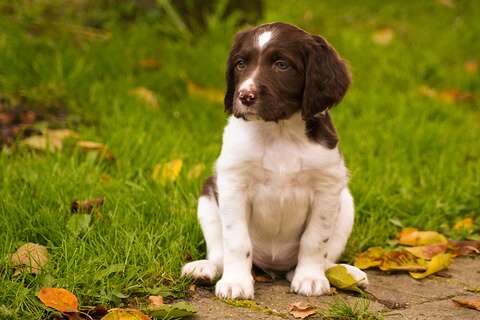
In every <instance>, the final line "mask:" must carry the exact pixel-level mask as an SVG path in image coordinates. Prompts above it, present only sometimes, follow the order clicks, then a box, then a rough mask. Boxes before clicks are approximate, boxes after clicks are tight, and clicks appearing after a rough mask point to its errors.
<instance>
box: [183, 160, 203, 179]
mask: <svg viewBox="0 0 480 320" xmlns="http://www.w3.org/2000/svg"><path fill="white" fill-rule="evenodd" d="M204 170H205V165H204V164H203V163H197V164H196V165H194V166H193V167H192V168H191V169H190V171H188V175H187V176H188V179H192V180H193V179H197V178H198V177H200V175H201V174H202V173H203V171H204Z"/></svg>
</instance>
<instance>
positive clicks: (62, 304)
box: [37, 288, 78, 312]
mask: <svg viewBox="0 0 480 320" xmlns="http://www.w3.org/2000/svg"><path fill="white" fill-rule="evenodd" d="M37 296H38V299H40V301H42V303H43V304H44V305H46V306H47V307H50V308H53V309H55V310H58V311H60V312H78V299H77V297H76V296H75V295H74V294H73V293H71V292H70V291H68V290H67V289H62V288H42V289H40V291H39V292H38V295H37Z"/></svg>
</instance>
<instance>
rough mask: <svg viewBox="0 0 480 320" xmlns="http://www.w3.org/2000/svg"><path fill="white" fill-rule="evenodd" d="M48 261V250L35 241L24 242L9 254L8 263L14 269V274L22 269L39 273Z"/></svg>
mask: <svg viewBox="0 0 480 320" xmlns="http://www.w3.org/2000/svg"><path fill="white" fill-rule="evenodd" d="M47 262H48V250H47V248H46V247H44V246H42V245H39V244H36V243H26V244H24V245H23V246H21V247H20V248H18V249H17V251H16V252H15V253H14V254H12V255H11V256H10V263H11V264H12V267H14V268H15V269H16V271H15V273H14V275H18V274H20V273H21V272H22V271H23V270H26V271H27V272H29V273H39V272H40V271H41V269H42V268H43V267H44V266H45V265H46V264H47Z"/></svg>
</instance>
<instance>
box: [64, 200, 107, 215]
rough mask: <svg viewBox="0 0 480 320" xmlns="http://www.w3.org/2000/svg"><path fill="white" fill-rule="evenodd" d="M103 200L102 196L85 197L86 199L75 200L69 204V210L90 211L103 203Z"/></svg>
mask: <svg viewBox="0 0 480 320" xmlns="http://www.w3.org/2000/svg"><path fill="white" fill-rule="evenodd" d="M104 201H105V198H104V197H100V198H95V199H87V200H82V201H80V200H75V201H73V202H72V204H71V205H70V212H72V213H75V212H88V213H90V212H92V211H93V209H95V208H98V207H100V206H102V205H103V203H104Z"/></svg>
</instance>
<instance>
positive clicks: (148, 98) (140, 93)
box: [128, 87, 158, 109]
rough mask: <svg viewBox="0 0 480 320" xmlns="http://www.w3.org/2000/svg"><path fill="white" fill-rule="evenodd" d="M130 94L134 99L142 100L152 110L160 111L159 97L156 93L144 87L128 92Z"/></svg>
mask: <svg viewBox="0 0 480 320" xmlns="http://www.w3.org/2000/svg"><path fill="white" fill-rule="evenodd" d="M128 94H129V95H131V96H132V97H137V98H138V99H140V100H142V101H143V102H144V103H146V104H147V105H148V106H149V107H151V108H152V109H158V100H157V96H156V95H155V93H153V91H151V90H149V89H147V88H144V87H138V88H135V89H131V90H130V91H128Z"/></svg>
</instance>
